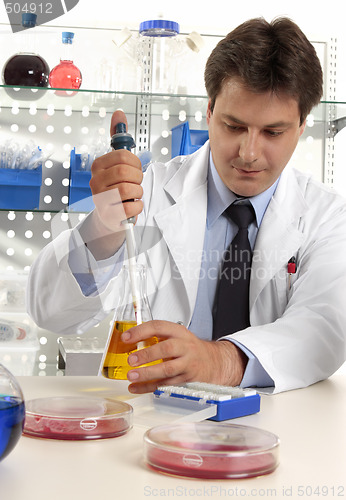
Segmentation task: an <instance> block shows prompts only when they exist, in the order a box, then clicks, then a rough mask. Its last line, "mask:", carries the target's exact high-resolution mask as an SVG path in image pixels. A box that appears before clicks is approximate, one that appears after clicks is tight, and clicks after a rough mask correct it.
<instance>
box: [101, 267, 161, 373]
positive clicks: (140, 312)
mask: <svg viewBox="0 0 346 500" xmlns="http://www.w3.org/2000/svg"><path fill="white" fill-rule="evenodd" d="M135 279H136V283H137V289H138V292H139V300H138V301H137V303H136V311H135V308H134V304H133V296H132V291H131V282H130V274H129V269H128V267H127V266H124V267H123V269H122V288H123V291H122V292H121V300H120V304H119V306H118V307H117V309H116V311H115V315H114V319H113V323H112V325H111V328H110V332H109V336H108V342H107V345H106V349H105V354H104V356H103V360H102V375H103V376H104V377H106V378H111V379H117V380H126V379H127V372H128V371H129V370H130V369H131V368H132V367H131V366H130V365H129V364H128V362H127V358H128V356H129V354H131V353H132V352H135V351H137V350H139V349H143V348H145V347H149V346H151V345H154V344H156V343H157V342H158V339H157V337H152V338H150V339H148V340H146V341H144V342H139V343H138V344H125V343H123V342H122V341H121V338H120V337H121V334H122V333H123V332H125V331H126V330H129V329H130V328H132V327H133V326H136V325H137V324H140V323H143V322H145V321H151V320H152V319H153V317H152V314H151V311H150V306H149V302H148V298H147V293H146V268H145V267H144V266H140V265H136V268H135ZM159 362H161V360H159V361H155V362H153V363H150V364H151V365H152V364H156V363H159ZM145 366H147V365H145Z"/></svg>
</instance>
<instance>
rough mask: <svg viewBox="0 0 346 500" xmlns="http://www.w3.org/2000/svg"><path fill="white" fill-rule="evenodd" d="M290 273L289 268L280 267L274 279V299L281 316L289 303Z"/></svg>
mask: <svg viewBox="0 0 346 500" xmlns="http://www.w3.org/2000/svg"><path fill="white" fill-rule="evenodd" d="M288 278H289V275H288V273H287V270H286V269H285V268H282V269H280V271H279V272H278V273H276V274H275V276H274V278H273V281H274V283H273V284H274V288H275V293H274V297H273V299H274V300H275V302H276V309H277V313H278V317H281V316H282V314H283V313H284V311H285V309H286V306H287V303H288V298H289V279H288Z"/></svg>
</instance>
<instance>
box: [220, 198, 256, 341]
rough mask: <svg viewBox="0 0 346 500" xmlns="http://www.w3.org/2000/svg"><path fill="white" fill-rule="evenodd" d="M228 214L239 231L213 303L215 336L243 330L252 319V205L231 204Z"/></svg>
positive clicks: (225, 256) (225, 259)
mask: <svg viewBox="0 0 346 500" xmlns="http://www.w3.org/2000/svg"><path fill="white" fill-rule="evenodd" d="M225 214H226V215H227V216H228V217H229V218H231V219H232V220H233V222H234V223H235V224H236V225H237V226H238V228H239V230H238V232H237V234H236V235H235V237H234V238H233V240H232V242H231V244H230V246H229V247H228V249H227V250H226V252H225V255H224V259H223V263H222V266H221V273H220V280H219V284H218V288H217V291H216V297H215V299H216V300H215V303H214V321H213V339H214V340H216V339H218V338H219V337H222V336H223V335H229V334H231V333H234V332H237V331H239V330H243V329H244V328H246V327H248V326H249V325H250V322H249V284H250V273H251V261H252V251H251V246H250V242H249V238H248V226H249V225H250V224H251V222H252V221H253V220H254V219H255V213H254V209H253V207H252V205H247V204H237V205H235V204H232V205H230V206H229V207H228V208H227V209H226V210H225Z"/></svg>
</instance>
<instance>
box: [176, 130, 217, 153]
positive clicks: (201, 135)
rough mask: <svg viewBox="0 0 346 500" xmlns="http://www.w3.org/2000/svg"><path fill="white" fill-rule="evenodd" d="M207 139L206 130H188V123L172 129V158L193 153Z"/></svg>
mask: <svg viewBox="0 0 346 500" xmlns="http://www.w3.org/2000/svg"><path fill="white" fill-rule="evenodd" d="M208 139H209V133H208V130H190V126H189V122H185V123H182V124H181V125H177V126H176V127H174V128H172V158H174V157H175V156H180V155H188V154H191V153H194V152H195V151H197V149H199V148H200V147H201V146H203V144H204V143H205V142H206V141H207V140H208Z"/></svg>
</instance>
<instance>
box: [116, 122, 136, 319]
mask: <svg viewBox="0 0 346 500" xmlns="http://www.w3.org/2000/svg"><path fill="white" fill-rule="evenodd" d="M111 146H112V148H113V149H127V150H128V151H131V149H132V148H134V147H135V146H136V144H135V141H134V140H133V137H132V135H131V134H129V133H128V132H126V125H125V123H121V122H120V123H117V125H116V126H115V134H114V135H112V139H111ZM135 221H136V218H135V217H129V218H128V219H126V220H124V221H123V222H122V224H123V225H124V227H125V236H126V247H127V254H128V260H129V274H130V282H131V292H132V301H133V308H134V311H135V317H136V321H137V325H140V324H141V323H142V315H141V304H140V300H141V296H140V291H139V287H138V283H137V273H136V241H135V235H134V230H133V228H134V223H135Z"/></svg>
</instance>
